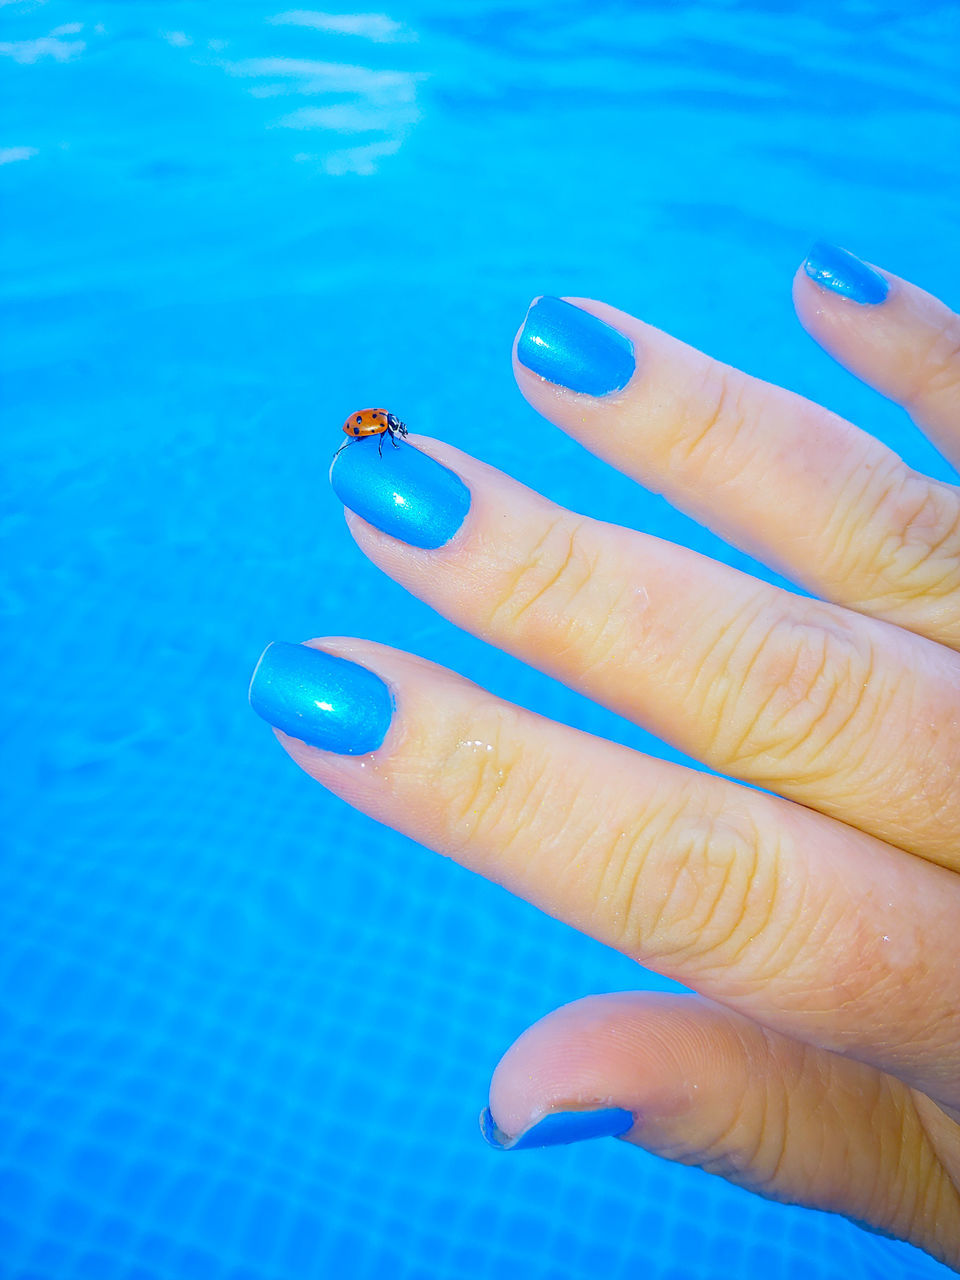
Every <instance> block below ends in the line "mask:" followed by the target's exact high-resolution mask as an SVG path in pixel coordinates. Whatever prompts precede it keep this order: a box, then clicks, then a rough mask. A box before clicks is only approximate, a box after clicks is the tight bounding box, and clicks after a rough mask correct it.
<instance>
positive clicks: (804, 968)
mask: <svg viewBox="0 0 960 1280" xmlns="http://www.w3.org/2000/svg"><path fill="white" fill-rule="evenodd" d="M320 643H321V642H315V644H320ZM322 644H323V650H324V652H317V651H315V650H314V649H312V648H310V647H307V646H303V645H272V646H270V648H268V649H267V650H266V652H265V654H264V655H263V657H262V658H261V661H260V664H259V666H258V668H257V672H256V673H255V676H254V680H253V684H252V688H251V701H252V702H253V705H254V708H255V709H256V710H257V711H258V712H259V713H260V714H261V715H263V716H264V717H265V718H266V719H268V720H269V721H270V722H271V723H272V724H274V725H275V726H276V727H278V728H279V729H280V730H281V731H282V733H284V734H295V735H297V737H296V739H294V738H293V737H286V736H285V737H282V738H281V741H282V743H283V745H284V747H285V748H286V750H287V751H288V752H289V753H290V755H291V756H292V757H293V758H294V759H295V760H296V761H297V763H298V764H300V766H301V767H302V768H304V769H305V770H306V771H307V772H308V773H309V774H311V775H312V776H313V777H314V778H316V779H317V781H319V782H321V783H323V785H324V786H326V787H329V788H330V789H331V790H333V791H335V792H336V793H337V794H338V795H340V796H342V797H343V798H344V799H345V800H347V801H348V802H349V803H350V804H352V805H354V806H356V807H357V808H360V809H362V810H363V811H364V812H366V813H368V814H370V815H371V816H373V817H374V818H376V819H377V820H379V821H380V822H384V823H386V824H387V825H388V826H391V827H393V828H394V829H396V830H398V831H401V832H403V833H404V834H406V835H408V836H410V837H412V838H413V839H414V840H417V841H419V842H420V843H421V844H425V845H427V846H428V847H430V848H432V849H435V850H437V851H438V852H440V853H444V854H446V855H449V856H452V857H455V858H456V859H457V861H459V862H461V863H463V864H464V865H465V866H467V867H469V868H471V869H472V870H474V871H478V872H480V873H481V874H482V875H485V876H486V877H488V878H489V879H491V880H495V881H497V882H498V883H500V884H503V885H505V886H506V887H508V888H509V889H511V890H512V891H513V892H514V893H516V894H518V895H519V896H521V897H524V898H527V899H528V900H529V901H530V902H532V903H534V904H535V905H537V906H539V907H541V908H542V909H543V910H545V911H547V912H548V913H549V914H551V915H553V916H556V917H557V918H558V919H562V920H566V921H567V922H568V923H570V924H572V925H574V926H575V927H577V928H579V929H582V930H584V931H585V932H587V933H590V934H591V935H593V936H594V937H595V938H597V939H599V940H600V941H602V942H605V943H607V944H609V945H611V946H615V947H618V948H619V949H621V950H623V951H625V952H626V953H627V954H629V955H631V956H633V957H635V958H636V959H637V960H639V961H641V962H642V963H644V964H646V965H648V966H649V967H650V968H654V969H658V970H660V971H661V972H664V973H666V974H668V975H669V976H671V977H673V978H676V979H678V980H679V981H681V982H684V983H686V984H687V985H688V986H692V987H695V988H697V989H699V990H701V991H702V992H703V993H704V994H706V995H708V996H712V997H714V998H716V999H720V1000H722V1001H724V1002H725V1003H728V1004H730V1005H731V1006H732V1007H735V1008H737V1009H739V1010H740V1011H741V1012H743V1013H745V1014H747V1015H748V1016H751V1017H756V1018H758V1019H760V1020H761V1021H763V1022H764V1023H765V1024H766V1025H769V1026H771V1027H772V1028H774V1029H778V1030H781V1031H783V1032H784V1033H786V1034H792V1035H796V1036H797V1037H798V1038H799V1039H803V1040H804V1041H806V1042H808V1043H812V1044H817V1045H820V1046H821V1047H825V1048H835V1049H838V1050H841V1051H842V1052H844V1053H845V1054H849V1055H850V1056H852V1057H856V1058H858V1059H859V1060H861V1061H865V1062H868V1063H871V1064H872V1065H874V1066H877V1067H880V1068H881V1069H884V1070H889V1071H891V1072H892V1073H893V1074H896V1075H898V1076H899V1077H900V1078H901V1079H903V1080H905V1081H906V1082H908V1083H910V1084H914V1085H916V1086H917V1087H919V1088H926V1090H927V1091H928V1092H930V1093H931V1094H932V1095H933V1096H935V1097H936V1098H937V1099H938V1100H939V1101H941V1102H944V1103H948V1104H950V1103H952V1104H957V1103H958V1102H960V1071H958V1069H957V1067H958V1057H960V1007H958V1005H957V1002H956V999H955V996H956V986H957V980H958V978H960V934H958V930H957V927H956V922H957V919H958V918H960V878H958V877H957V876H955V875H953V874H952V873H950V872H948V871H945V870H944V869H943V868H942V867H937V866H933V865H932V864H930V863H926V862H923V861H922V860H920V859H917V858H911V857H908V856H906V855H904V854H902V853H901V852H899V851H897V850H894V849H892V848H890V847H889V846H887V845H885V844H882V843H881V842H880V841H878V840H875V839H874V838H873V837H872V836H868V835H865V834H864V833H863V832H860V831H856V830H854V829H853V828H851V827H847V826H844V825H843V824H842V823H838V822H834V821H833V820H832V819H830V818H825V817H823V815H821V814H818V813H814V812H813V811H812V810H809V809H805V808H803V807H801V806H799V805H794V804H791V803H790V802H789V801H786V800H781V799H780V798H779V797H776V796H771V795H767V794H765V793H762V792H759V791H754V790H751V789H749V788H744V787H741V786H739V785H738V784H737V783H734V782H730V781H728V780H727V779H724V778H718V777H713V776H707V775H703V774H700V773H697V772H695V771H693V770H690V769H685V768H682V767H681V766H679V765H674V764H671V763H668V762H666V761H663V760H656V759H652V758H650V757H647V756H642V755H639V754H637V753H636V752H633V751H630V750H628V749H627V748H625V747H621V746H619V745H617V744H614V743H611V742H607V741H604V740H602V739H597V738H592V737H590V736H589V735H587V734H584V733H580V732H578V731H577V730H575V729H571V728H569V727H567V726H565V725H558V724H554V723H552V722H550V721H548V720H545V719H543V718H542V717H540V716H537V715H534V714H533V713H531V712H529V711H525V710H523V709H522V708H520V707H516V706H513V705H511V704H510V703H506V702H502V701H500V700H499V699H497V698H494V697H492V696H491V695H490V694H488V693H486V692H485V691H484V690H482V689H479V688H477V686H475V685H472V684H470V683H469V682H468V681H465V680H463V679H461V678H460V677H458V676H456V675H454V674H453V673H452V672H450V671H446V670H444V669H443V668H440V667H436V666H434V665H433V664H431V663H427V662H425V661H423V660H422V659H419V658H414V657H412V656H411V655H409V654H402V653H398V652H397V651H396V650H391V649H386V648H384V647H383V646H381V645H374V644H371V643H369V642H363V641H357V640H324V641H323V642H322ZM331 655H333V656H331ZM342 659H347V660H346V661H343V660H342ZM357 735H359V736H357ZM315 743H319V744H321V747H322V748H323V749H318V747H317V746H315V745H312V744H315Z"/></svg>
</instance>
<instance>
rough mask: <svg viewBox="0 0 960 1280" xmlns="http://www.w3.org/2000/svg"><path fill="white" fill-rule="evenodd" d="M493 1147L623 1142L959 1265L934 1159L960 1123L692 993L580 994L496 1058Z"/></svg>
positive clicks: (953, 1219)
mask: <svg viewBox="0 0 960 1280" xmlns="http://www.w3.org/2000/svg"><path fill="white" fill-rule="evenodd" d="M481 1126H482V1128H483V1131H484V1136H485V1137H486V1139H487V1141H488V1142H489V1143H490V1144H491V1145H492V1146H495V1147H498V1148H500V1149H502V1150H517V1149H520V1148H522V1147H534V1146H547V1145H552V1144H555V1143H563V1142H576V1141H579V1140H581V1139H583V1138H587V1137H599V1136H621V1137H623V1138H624V1139H625V1140H626V1141H628V1142H631V1143H634V1144H635V1145H637V1146H640V1147H643V1148H645V1149H646V1150H647V1151H650V1152H653V1153H654V1154H656V1155H659V1156H663V1157H665V1158H667V1159H670V1160H676V1161H679V1162H680V1163H682V1164H689V1165H697V1166H699V1167H700V1168H702V1169H705V1170H707V1171H708V1172H710V1173H715V1174H719V1175H720V1176H722V1177H725V1178H727V1179H729V1180H730V1181H731V1182H735V1183H737V1184H738V1185H740V1186H744V1187H747V1188H749V1189H750V1190H753V1191H756V1192H758V1193H759V1194H761V1195H764V1196H767V1197H769V1198H771V1199H775V1200H781V1201H787V1202H788V1203H793V1204H802V1205H806V1206H808V1207H810V1208H816V1209H824V1210H828V1211H832V1212H836V1213H841V1214H844V1215H845V1216H847V1217H851V1218H854V1219H856V1220H857V1221H859V1222H861V1223H863V1224H864V1225H868V1226H871V1227H873V1228H875V1229H877V1230H879V1231H881V1232H883V1233H884V1234H889V1235H892V1236H895V1237H897V1238H899V1239H903V1240H909V1241H910V1242H911V1243H913V1244H916V1245H919V1246H920V1247H921V1248H924V1249H926V1250H928V1251H929V1252H930V1253H933V1254H934V1255H935V1256H936V1257H938V1258H940V1259H941V1260H942V1261H946V1262H948V1263H950V1264H952V1265H953V1266H957V1265H958V1263H960V1195H958V1191H957V1187H956V1185H955V1183H954V1182H953V1181H952V1180H951V1178H950V1176H949V1173H948V1170H947V1167H946V1164H945V1160H944V1158H943V1157H944V1153H945V1152H950V1151H952V1153H953V1159H956V1158H957V1155H958V1154H960V1127H958V1126H957V1125H956V1124H955V1123H954V1121H952V1120H951V1119H949V1118H948V1117H947V1116H946V1115H945V1114H944V1113H943V1112H942V1111H941V1110H940V1109H939V1108H937V1107H936V1106H935V1104H934V1103H932V1102H931V1101H930V1100H929V1099H928V1098H926V1097H925V1096H924V1095H922V1094H918V1093H917V1092H916V1091H914V1090H912V1089H910V1088H909V1087H908V1086H906V1085H904V1084H903V1083H902V1082H901V1081H899V1080H897V1079H895V1078H894V1077H892V1076H889V1075H886V1074H885V1073H883V1072H881V1071H878V1070H876V1069H875V1068H873V1067H870V1066H866V1065H864V1064H862V1063H859V1062H855V1061H852V1060H851V1059H847V1058H843V1057H841V1056H840V1055H839V1054H835V1053H832V1052H830V1051H828V1050H825V1049H817V1048H812V1047H811V1046H809V1045H804V1044H801V1043H800V1042H799V1041H795V1040H792V1039H790V1038H789V1037H787V1036H784V1035H781V1034H780V1033H779V1032H773V1031H769V1030H768V1029H766V1028H764V1027H762V1026H760V1025H759V1024H758V1023H756V1022H753V1021H751V1020H750V1019H748V1018H746V1017H744V1016H743V1015H741V1014H738V1013H735V1012H733V1011H732V1010H729V1009H727V1008H725V1007H724V1006H722V1005H718V1004H714V1003H712V1002H711V1001H708V1000H704V999H701V998H700V997H698V996H674V995H662V994H658V993H653V992H634V993H619V994H615V995H607V996H591V997H588V998H586V999H584V1000H578V1001H576V1002H575V1003H573V1004H569V1005H565V1006H564V1007H563V1008H561V1009H558V1010H556V1011H555V1012H553V1013H551V1014H548V1015H547V1016H546V1017H545V1018H543V1019H541V1020H540V1021H539V1022H537V1023H535V1024H534V1026H532V1027H530V1028H529V1030H527V1031H525V1032H524V1033H523V1035H522V1036H521V1037H520V1038H519V1040H517V1041H516V1042H515V1043H514V1044H513V1045H512V1046H511V1048H510V1049H508V1051H507V1053H506V1054H505V1055H504V1057H503V1058H502V1060H501V1061H500V1063H499V1065H498V1066H497V1069H496V1071H495V1072H494V1076H493V1081H492V1083H491V1088H490V1106H489V1109H488V1110H487V1111H485V1112H484V1113H483V1115H482V1116H481Z"/></svg>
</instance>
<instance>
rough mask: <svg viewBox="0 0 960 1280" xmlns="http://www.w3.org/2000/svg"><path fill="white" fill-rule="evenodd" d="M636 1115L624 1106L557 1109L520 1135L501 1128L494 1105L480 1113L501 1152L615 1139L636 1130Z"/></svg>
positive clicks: (486, 1132) (485, 1133)
mask: <svg viewBox="0 0 960 1280" xmlns="http://www.w3.org/2000/svg"><path fill="white" fill-rule="evenodd" d="M635 1123H636V1117H635V1116H634V1115H633V1113H632V1112H630V1111H625V1110H624V1109H623V1108H622V1107H604V1108H602V1109H601V1110H597V1111H555V1112H553V1113H552V1114H551V1115H546V1116H544V1117H543V1118H542V1119H541V1120H538V1121H537V1123H536V1124H535V1125H531V1127H530V1128H529V1129H527V1130H526V1131H525V1132H524V1133H521V1134H520V1135H519V1136H518V1137H516V1138H510V1137H508V1136H507V1135H506V1134H505V1133H504V1132H503V1130H502V1129H498V1128H497V1125H496V1122H495V1121H494V1118H493V1116H492V1115H491V1114H490V1108H489V1107H485V1108H484V1109H483V1111H481V1113H480V1132H481V1133H482V1134H483V1136H484V1138H485V1139H486V1141H487V1142H488V1143H489V1144H490V1146H491V1147H496V1148H497V1150H498V1151H520V1150H522V1149H523V1148H525V1147H558V1146H561V1145H562V1144H564V1143H570V1142H586V1140H587V1139H588V1138H615V1137H618V1136H619V1135H620V1134H621V1133H626V1132H627V1130H628V1129H632V1128H633V1126H634V1124H635Z"/></svg>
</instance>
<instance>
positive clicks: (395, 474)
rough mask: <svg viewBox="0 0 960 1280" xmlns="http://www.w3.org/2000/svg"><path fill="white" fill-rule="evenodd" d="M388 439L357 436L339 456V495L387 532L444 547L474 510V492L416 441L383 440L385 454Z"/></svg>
mask: <svg viewBox="0 0 960 1280" xmlns="http://www.w3.org/2000/svg"><path fill="white" fill-rule="evenodd" d="M382 441H383V437H382V436H368V437H367V438H366V439H362V440H354V441H352V442H351V443H350V444H348V445H347V447H346V448H345V449H344V450H343V452H342V453H340V454H338V455H337V457H336V458H334V460H333V466H332V467H331V468H330V483H331V484H332V485H333V491H334V493H335V494H336V495H337V497H338V498H339V499H340V501H341V502H342V503H343V504H344V506H346V507H349V508H350V510H351V511H355V512H356V513H357V515H358V516H362V517H363V519H364V520H367V521H369V523H370V524H372V525H374V526H375V527H376V528H377V529H380V530H381V531H382V532H383V533H389V534H390V535H391V537H394V538H399V539H400V541H401V542H409V543H411V544H412V545H413V546H415V547H426V548H428V549H430V550H433V549H434V548H436V547H442V546H443V544H444V543H445V542H449V541H450V539H451V538H452V537H453V535H454V534H455V533H456V532H457V530H458V529H459V528H460V526H461V525H462V524H463V521H464V517H465V516H466V514H467V512H468V511H469V510H470V490H469V489H468V488H467V486H466V485H465V484H464V483H463V481H462V480H461V479H460V477H459V476H458V475H455V474H454V473H453V472H452V471H451V470H450V469H449V468H448V467H445V466H443V465H442V464H441V463H439V462H436V461H434V459H433V458H430V457H428V456H427V454H425V453H421V452H420V450H419V449H415V448H414V447H413V445H412V444H408V443H406V442H404V443H401V444H400V445H399V446H398V447H397V448H394V446H393V444H392V443H388V444H383V446H382V453H381V444H382Z"/></svg>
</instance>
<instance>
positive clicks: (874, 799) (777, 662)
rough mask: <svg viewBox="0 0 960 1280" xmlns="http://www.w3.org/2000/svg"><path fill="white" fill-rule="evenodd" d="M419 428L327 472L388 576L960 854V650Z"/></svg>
mask: <svg viewBox="0 0 960 1280" xmlns="http://www.w3.org/2000/svg"><path fill="white" fill-rule="evenodd" d="M411 439H412V440H414V441H416V447H413V446H412V445H411V444H409V443H407V444H404V445H403V446H402V447H401V448H399V449H397V450H394V449H392V448H387V449H385V450H384V451H383V455H382V457H381V456H380V454H379V451H378V449H377V447H376V445H375V444H372V443H371V442H369V441H360V442H357V443H355V444H351V445H350V447H349V448H347V449H345V450H344V451H343V453H341V454H340V456H339V457H338V458H337V460H336V462H335V464H334V467H333V470H332V472H331V478H332V481H333V485H334V488H335V490H336V492H337V494H338V496H339V497H340V498H341V500H342V501H343V502H344V503H345V505H346V506H347V507H348V509H349V510H350V511H351V512H353V513H355V514H353V515H350V516H348V523H349V525H350V529H351V532H352V533H353V536H354V537H355V539H356V541H357V542H358V544H359V546H360V547H361V549H362V550H363V551H364V552H365V554H366V555H368V556H369V557H370V559H372V560H373V561H374V562H375V563H376V564H378V565H379V566H380V568H382V569H383V570H384V571H385V572H387V573H388V574H389V575H390V576H391V577H392V578H394V579H396V580H397V581H398V582H400V583H402V584H403V585H404V586H405V587H406V588H407V589H408V590H409V591H411V592H413V593H414V594H415V595H417V596H419V597H420V598H421V599H423V600H425V601H426V602H427V603H428V604H430V605H431V606H432V607H433V608H434V609H436V610H437V611H438V612H440V613H442V614H443V615H444V616H446V617H448V618H450V619H451V620H452V621H454V622H455V623H457V624H458V625H459V626H462V627H464V628H466V629H467V630H470V631H472V632H474V633H475V634H476V635H478V636H480V637H482V638H483V639H485V640H488V641H490V642H491V643H493V644H496V645H497V646H498V647H500V648H503V649H506V650H508V651H509V652H511V653H514V654H515V655H516V656H517V657H520V658H522V659H523V660H524V661H527V662H529V663H531V664H532V665H534V666H537V667H539V668H540V669H541V670H543V671H546V672H548V673H549V674H550V675H552V676H555V677H556V678H558V679H560V680H562V681H564V682H565V683H566V684H568V685H570V686H571V687H573V688H576V689H578V690H579V691H581V692H583V693H585V694H587V695H588V696H589V697H591V698H593V699H594V700H596V701H598V702H601V703H603V704H604V705H606V706H608V707H610V708H611V709H612V710H614V711H616V712H618V713H620V714H621V715H624V716H626V717H628V718H630V719H632V720H634V721H636V722H637V723H640V724H642V725H644V726H645V727H646V728H648V729H650V730H651V731H652V732H653V733H656V734H657V735H658V736H659V737H661V738H664V739H666V740H668V741H670V742H673V743H674V744H676V745H677V746H678V747H680V748H681V749H682V750H683V751H685V752H686V753H687V754H689V755H691V756H693V757H695V758H696V759H699V760H701V761H703V762H704V763H706V764H708V765H709V766H710V767H712V768H715V769H718V770H720V771H722V772H725V773H728V774H730V775H731V776H734V777H737V778H741V779H743V780H745V781H747V782H751V783H754V784H756V785H758V786H762V787H765V788H768V789H770V790H774V791H777V792H779V793H780V794H781V795H784V796H787V797H789V798H790V799H793V800H798V801H800V802H802V803H804V804H807V805H810V806H812V807H815V808H817V809H819V810H821V811H822V812H823V813H827V814H830V815H831V816H833V817H837V818H840V819H841V820H842V821H844V822H847V823H850V824H852V825H855V826H857V827H860V828H861V829H862V830H864V831H868V832H870V833H871V834H873V835H876V836H879V837H881V838H882V839H884V840H887V841H889V842H891V843H893V844H897V845H899V846H900V847H901V848H904V849H908V850H909V851H910V852H913V853H918V854H921V855H922V856H924V857H927V858H928V859H930V860H931V861H935V862H939V863H941V864H942V865H944V866H949V867H953V868H955V869H960V850H958V848H957V844H956V831H957V829H958V826H960V795H958V793H957V789H956V786H955V772H956V760H957V755H958V750H960V732H958V727H957V726H958V723H960V655H958V654H956V653H954V652H953V651H952V650H948V649H945V648H943V647H941V646H939V645H936V644H934V643H933V642H931V641H929V640H926V639H924V638H922V637H920V636H917V635H915V634H913V633H911V632H907V631H903V630H901V629H899V628H897V627H894V626H892V625H891V624H888V623H884V622H881V621H877V620H874V619H870V618H866V617H863V616H862V615H859V614H855V613H853V612H851V611H849V610H846V609H844V608H842V607H840V606H837V605H832V604H829V603H825V602H823V601H818V600H811V599H807V598H805V597H800V596H795V595H793V594H792V593H790V592H787V591H783V590H781V589H780V588H778V587H775V586H773V585H771V584H769V583H766V582H761V581H759V580H758V579H755V578H752V577H750V576H749V575H747V574H743V573H740V572H739V571H738V570H736V569H733V568H731V567H729V566H727V565H723V564H720V563H717V562H715V561H712V560H710V559H708V558H707V557H705V556H701V555H699V554H697V553H696V552H694V551H691V550H689V549H687V548H685V547H680V546H675V545H674V544H672V543H669V542H664V541H662V540H661V539H659V538H654V537H651V536H650V535H647V534H642V533H638V532H636V531H634V530H629V529H624V528H620V527H618V526H615V525H609V524H605V523H603V522H601V521H597V520H592V519H589V518H588V517H585V516H580V515H576V514H574V513H572V512H570V511H567V510H565V509H564V508H562V507H559V506H557V505H556V504H554V503H552V502H550V501H549V500H548V499H546V498H544V497H542V496H541V495H540V494H537V493H534V492H533V491H532V490H530V489H527V488H525V487H524V486H523V485H521V484H519V483H517V482H516V481H514V480H512V479H511V478H510V477H508V476H506V475H504V474H503V473H501V472H498V471H496V470H494V469H493V468H491V467H488V466H486V465H484V464H483V463H480V462H477V461H476V460H475V459H473V458H470V457H469V456H467V455H466V454H462V453H460V452H459V451H457V450H455V449H453V448H452V447H450V446H448V445H445V444H440V443H438V442H437V441H432V440H431V441H427V440H423V439H422V438H420V437H411ZM358 515H359V516H360V517H362V518H360V519H358V518H357V516H358ZM879 725H884V726H890V727H892V731H891V728H889V727H885V728H884V731H883V732H882V733H880V732H877V727H878V726H879Z"/></svg>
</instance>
